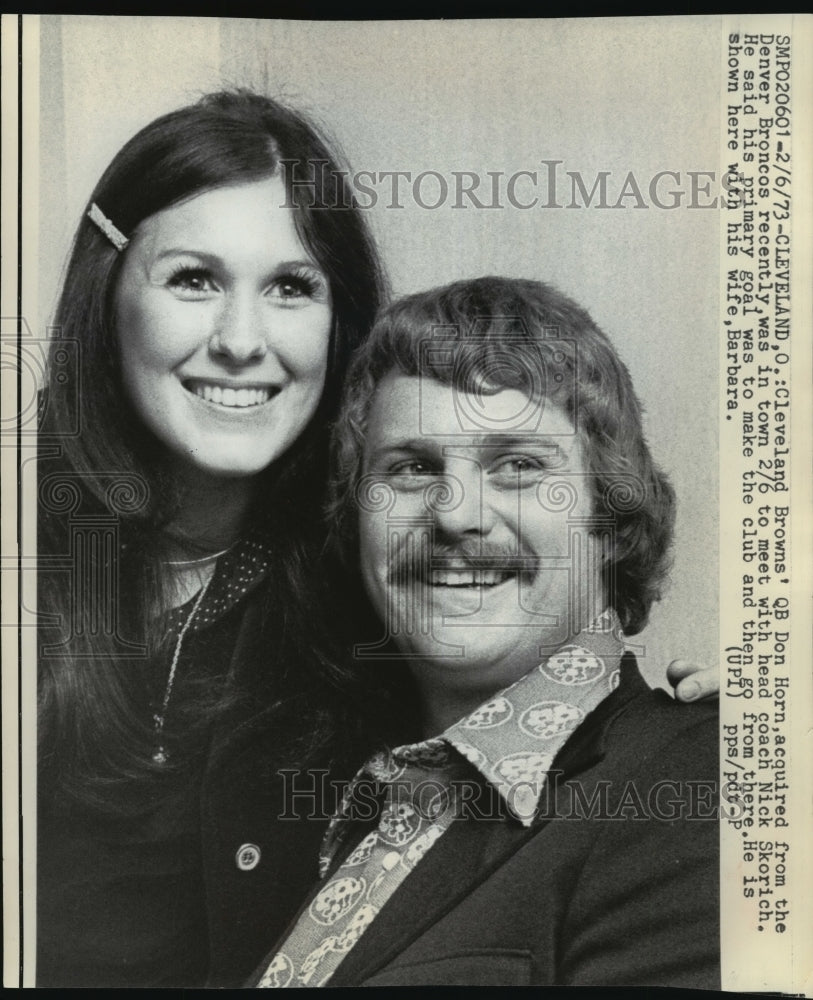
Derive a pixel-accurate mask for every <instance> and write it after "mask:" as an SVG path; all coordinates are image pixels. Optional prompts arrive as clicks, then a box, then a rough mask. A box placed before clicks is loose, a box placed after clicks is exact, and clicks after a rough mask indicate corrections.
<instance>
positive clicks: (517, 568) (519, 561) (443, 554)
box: [387, 531, 539, 583]
mask: <svg viewBox="0 0 813 1000" xmlns="http://www.w3.org/2000/svg"><path fill="white" fill-rule="evenodd" d="M390 541H391V545H392V549H391V551H390V553H389V560H388V566H387V577H388V582H389V583H403V582H404V581H405V580H406V579H410V578H411V579H417V580H422V581H425V582H428V581H429V580H430V579H431V575H432V572H433V571H435V570H496V571H502V572H511V573H517V574H519V573H522V574H532V573H534V572H536V569H537V568H538V565H539V559H538V558H537V557H536V556H535V555H534V554H533V552H531V551H530V549H528V548H527V547H525V546H523V545H521V544H520V545H518V546H517V547H514V546H510V547H509V546H507V545H499V544H494V543H493V542H488V541H474V540H462V541H460V542H456V543H454V544H443V543H438V542H435V544H434V545H432V544H431V540H430V538H429V536H428V535H427V534H426V533H425V532H424V533H422V532H415V531H407V532H404V534H403V535H392V536H390Z"/></svg>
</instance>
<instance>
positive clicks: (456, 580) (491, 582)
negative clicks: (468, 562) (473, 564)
mask: <svg viewBox="0 0 813 1000" xmlns="http://www.w3.org/2000/svg"><path fill="white" fill-rule="evenodd" d="M511 575H512V574H511V573H507V572H501V571H500V570H495V569H464V570H461V569H435V570H432V586H433V587H495V586H496V585H497V584H499V583H504V582H505V580H507V579H508V577H509V576H511Z"/></svg>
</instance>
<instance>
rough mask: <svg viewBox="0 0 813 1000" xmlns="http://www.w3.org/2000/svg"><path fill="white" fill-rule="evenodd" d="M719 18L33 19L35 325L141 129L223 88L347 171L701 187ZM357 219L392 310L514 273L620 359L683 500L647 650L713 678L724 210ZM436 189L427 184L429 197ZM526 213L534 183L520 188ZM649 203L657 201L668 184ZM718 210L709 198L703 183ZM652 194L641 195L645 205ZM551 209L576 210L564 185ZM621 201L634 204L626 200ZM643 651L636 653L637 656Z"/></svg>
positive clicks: (652, 676)
mask: <svg viewBox="0 0 813 1000" xmlns="http://www.w3.org/2000/svg"><path fill="white" fill-rule="evenodd" d="M719 33H720V26H719V19H717V18H692V19H690V20H689V19H686V20H682V19H680V18H635V19H612V20H600V19H596V20H550V21H548V20H539V21H524V20H522V21H521V20H517V21H501V22H495V21H446V22H428V21H407V22H397V21H393V22H334V23H325V22H304V21H274V20H265V21H259V20H243V19H234V20H230V19H223V18H174V17H95V16H94V17H89V16H79V15H68V16H43V17H42V18H41V21H40V58H41V74H40V105H41V115H40V180H41V202H40V225H39V259H40V262H41V270H40V281H39V296H38V302H37V304H36V309H37V310H38V313H39V315H38V316H34V317H33V323H34V324H35V326H36V327H37V328H38V329H40V330H44V328H45V325H46V323H47V322H48V320H49V319H50V317H51V314H52V311H53V306H54V303H55V299H56V295H57V290H58V284H59V279H60V274H61V271H62V268H63V265H64V261H65V257H66V255H67V252H68V248H69V245H70V240H71V237H72V233H73V230H74V228H75V226H76V223H77V220H78V218H79V215H80V213H81V211H82V209H83V207H84V204H85V201H86V199H87V198H88V196H89V194H90V191H91V189H92V188H93V186H94V184H95V182H96V180H97V179H98V176H99V175H100V174H101V172H102V170H103V169H104V168H105V166H106V165H107V163H108V162H109V160H110V159H111V158H112V156H113V155H114V154H115V153H116V151H117V150H118V149H119V148H120V146H121V145H122V144H123V143H124V142H125V141H126V140H127V139H128V138H129V137H130V136H131V135H132V134H133V133H134V132H135V131H137V130H138V129H139V128H140V127H141V126H143V125H144V124H146V123H147V122H148V121H150V120H151V119H152V118H154V117H156V116H157V115H159V114H162V113H164V112H166V111H169V110H171V109H173V108H175V107H178V106H180V105H182V104H186V103H189V102H190V101H193V100H195V99H196V98H197V97H198V96H199V95H200V94H201V93H203V92H205V91H208V90H214V89H218V88H220V87H223V86H249V87H253V88H255V89H260V90H263V91H265V92H267V93H269V94H271V95H272V96H276V97H282V98H284V99H286V100H288V101H289V102H290V103H293V104H294V105H295V106H297V107H299V108H301V109H303V110H306V111H308V112H309V113H310V114H311V115H312V116H313V117H314V118H315V119H316V120H317V121H318V122H319V123H320V124H322V125H323V126H324V127H326V130H327V131H328V132H329V134H331V135H332V136H333V137H335V138H336V139H338V140H339V143H340V144H341V146H342V148H343V149H344V152H345V153H346V155H347V158H348V159H349V161H350V164H351V166H352V167H353V169H354V170H356V171H358V170H371V171H376V172H380V171H384V170H409V171H412V173H413V176H415V175H417V174H418V173H421V172H422V171H425V170H435V171H438V172H440V173H441V174H444V175H445V176H446V177H448V178H449V179H451V171H453V170H471V171H477V172H479V173H482V174H484V173H485V172H486V171H497V170H502V171H504V172H505V173H506V174H507V175H510V174H512V173H514V172H516V171H519V170H541V169H542V167H541V163H540V161H541V160H543V159H544V160H550V159H556V160H561V161H563V163H562V166H561V168H560V170H562V171H564V170H578V171H580V172H581V173H582V174H583V175H584V178H585V182H586V183H587V187H588V190H589V189H590V187H591V186H592V182H593V179H594V178H595V176H596V174H597V173H598V171H600V170H607V171H610V172H611V176H610V180H609V182H608V188H609V190H610V192H616V194H615V195H613V194H611V197H610V201H611V202H613V201H615V198H616V197H617V192H618V190H619V189H620V187H621V183H622V181H623V178H624V177H625V175H626V174H627V172H628V171H633V172H634V174H635V176H636V178H638V179H639V182H640V185H641V188H642V191H644V193H645V196H646V185H647V184H648V183H649V179H650V178H651V177H652V176H653V175H654V174H655V173H657V172H658V171H660V170H674V171H677V172H679V173H680V174H681V175H682V181H681V183H680V184H679V185H676V186H679V187H681V188H682V189H684V190H688V179H687V177H686V172H687V171H690V170H694V171H715V172H716V173H717V176H718V178H719V175H720V167H719V163H718V159H719V154H718V145H719V117H720V116H719V114H718V113H715V109H716V108H717V103H716V102H715V100H713V99H711V95H714V94H716V93H718V92H719V72H720V70H719V65H718V58H719V41H720V34H719ZM384 190H385V189H384V188H379V192H380V194H381V196H382V197H381V198H380V200H379V204H378V206H377V207H376V208H374V209H371V210H370V215H371V219H372V222H373V226H374V231H375V233H376V235H377V237H378V239H379V242H380V246H381V249H382V252H383V256H384V260H385V264H386V266H387V268H388V271H389V273H390V277H391V280H392V285H393V291H394V292H395V294H401V293H405V292H410V291H415V290H417V289H421V288H426V287H429V286H431V285H436V284H440V283H443V282H446V281H450V280H453V279H456V278H460V277H471V276H475V275H479V274H485V273H492V274H506V275H513V276H522V277H530V278H540V279H543V280H546V281H551V282H553V283H554V284H556V285H558V286H559V287H560V288H561V289H562V291H564V292H566V293H567V294H569V295H571V296H572V297H573V298H575V299H576V300H577V301H578V302H579V303H580V304H581V305H583V306H585V307H586V308H587V309H588V310H589V311H590V312H591V314H592V315H593V317H594V319H595V320H596V321H597V322H598V323H599V324H600V325H601V326H602V327H603V329H604V330H605V331H606V332H607V333H608V334H609V335H610V337H611V338H612V340H613V341H614V343H615V344H616V346H617V348H618V350H619V353H620V354H621V356H622V358H623V359H624V360H625V362H626V363H627V365H628V367H629V368H630V371H631V373H632V377H633V380H634V382H635V385H636V387H637V390H638V393H639V395H640V397H641V399H642V402H643V404H644V407H645V409H646V414H647V416H646V427H647V433H648V437H649V441H650V445H651V447H652V450H653V453H654V454H655V456H656V458H657V459H658V460H659V462H660V463H661V464H662V466H663V467H664V468H665V469H666V470H667V472H669V474H670V475H671V477H672V480H673V483H674V486H675V489H676V491H677V494H678V501H679V507H678V523H677V535H676V546H675V560H674V570H673V582H672V586H671V589H670V591H669V593H668V595H667V597H666V599H665V600H664V601H663V602H662V603H661V604H660V605H657V606H656V607H655V608H654V609H653V614H652V621H651V624H650V626H649V628H648V629H647V630H646V632H644V633H643V634H642V635H641V636H638V637H637V638H636V639H635V640H634V642H635V643H636V644H638V645H640V646H641V647H642V649H641V651H640V653H641V654H643V664H642V665H643V668H644V671H645V673H646V675H647V677H648V679H649V680H650V682H651V683H657V684H660V683H663V671H664V668H665V665H666V663H667V662H668V661H669V660H670V659H673V658H675V657H677V656H690V657H695V658H699V659H700V660H702V661H704V662H706V663H714V662H715V661H716V658H717V649H718V642H717V618H718V615H717V608H718V559H717V549H718V544H717V532H718V502H717V497H718V449H717V412H718V409H717V399H718V378H717V373H718V351H719V346H718V345H719V339H718V338H719V335H718V332H717V315H718V309H717V305H718V269H719V264H718V246H719V229H720V219H719V211H717V210H713V209H694V210H692V209H689V208H687V207H686V201H687V199H686V198H684V203H683V206H682V207H680V208H678V209H675V210H672V211H667V210H663V209H658V208H650V209H635V208H632V207H625V208H623V209H619V210H607V209H604V210H602V209H595V208H579V209H559V210H554V209H540V208H537V209H533V210H528V211H523V210H520V209H517V208H512V207H510V206H508V207H504V208H502V209H501V210H494V211H491V210H479V209H475V208H471V207H470V208H467V209H465V210H454V209H452V208H451V204H452V202H453V199H452V198H451V197H449V199H448V201H447V203H446V204H445V205H443V206H441V207H440V208H438V209H435V210H427V209H424V208H421V207H420V206H418V205H417V204H415V203H414V202H413V201H412V199H411V197H408V198H405V199H404V203H405V207H404V208H403V209H401V210H394V209H388V208H386V207H385V205H386V203H387V199H385V198H384V197H383V195H384ZM433 190H434V188H432V187H431V186H430V185H429V184H427V187H426V189H425V191H426V192H427V194H426V196H427V198H429V197H431V192H432V191H433ZM517 190H518V193H521V195H522V197H524V196H525V192H526V191H527V190H528V189H527V188H522V187H518V189H517ZM663 190H665V191H668V190H669V188H668V185H667V186H664V188H663ZM712 191H713V193H717V192H718V191H719V184H718V182H713V183H712ZM647 197H648V196H647ZM560 200H562V201H565V203H566V202H567V201H568V200H569V192H568V191H567V190H565V192H564V197H563V198H561V199H560ZM626 204H627V206H631V204H632V203H631V201H629V200H628V201H627V203H626ZM639 655H640V654H639Z"/></svg>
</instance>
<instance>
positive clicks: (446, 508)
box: [428, 462, 494, 536]
mask: <svg viewBox="0 0 813 1000" xmlns="http://www.w3.org/2000/svg"><path fill="white" fill-rule="evenodd" d="M443 483H444V485H445V486H446V487H447V489H445V490H438V491H437V493H436V495H435V496H434V497H430V498H428V499H429V507H430V510H431V511H432V515H433V517H434V520H435V525H436V526H437V528H438V529H439V530H440V531H442V532H443V533H445V534H448V535H454V536H459V535H481V534H487V533H488V532H489V531H490V530H491V528H492V527H493V525H494V511H493V510H492V508H491V507H490V506H489V504H488V503H487V502H486V498H485V495H484V491H483V482H482V473H481V470H480V466H479V465H478V464H477V463H475V462H466V463H465V464H463V463H461V464H459V465H456V467H455V469H454V472H453V473H451V472H450V474H449V475H448V476H447V477H445V478H444V480H443ZM439 485H440V484H439Z"/></svg>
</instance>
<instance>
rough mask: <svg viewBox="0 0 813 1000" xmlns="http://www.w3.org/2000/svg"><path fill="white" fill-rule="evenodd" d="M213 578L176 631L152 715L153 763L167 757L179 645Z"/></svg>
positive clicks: (162, 761)
mask: <svg viewBox="0 0 813 1000" xmlns="http://www.w3.org/2000/svg"><path fill="white" fill-rule="evenodd" d="M213 579H214V578H213V577H211V576H210V577H209V579H208V580H207V581H206V583H204V585H203V586H202V587H201V589H200V593H199V594H198V596H197V598H196V599H195V603H194V604H193V605H192V610H191V611H190V612H189V615H188V617H187V619H186V621H185V622H184V624H183V627H182V628H181V631H180V632H179V633H178V641H177V642H176V643H175V652H174V653H173V654H172V663H171V664H170V667H169V677H167V686H166V688H165V689H164V698H163V701H162V702H161V710H160V711H159V712H156V714H155V715H153V717H152V718H153V738H154V741H155V750H154V751H153V754H152V760H153V763H154V764H166V762H167V760H168V758H169V754H168V753H167V751H166V749H165V748H164V744H163V738H164V719H165V717H166V712H167V706H168V705H169V699H170V698H171V696H172V685H173V684H174V683H175V672H176V670H177V669H178V660H179V659H180V656H181V646H182V645H183V641H184V636H185V635H186V633H187V632H188V631H189V627H190V626H191V624H192V621H193V619H194V617H195V615H196V614H197V613H198V608H199V607H200V606H201V604H202V602H203V598H204V597H205V596H206V591H207V590H208V589H209V584H210V583H211V582H212V580H213Z"/></svg>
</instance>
